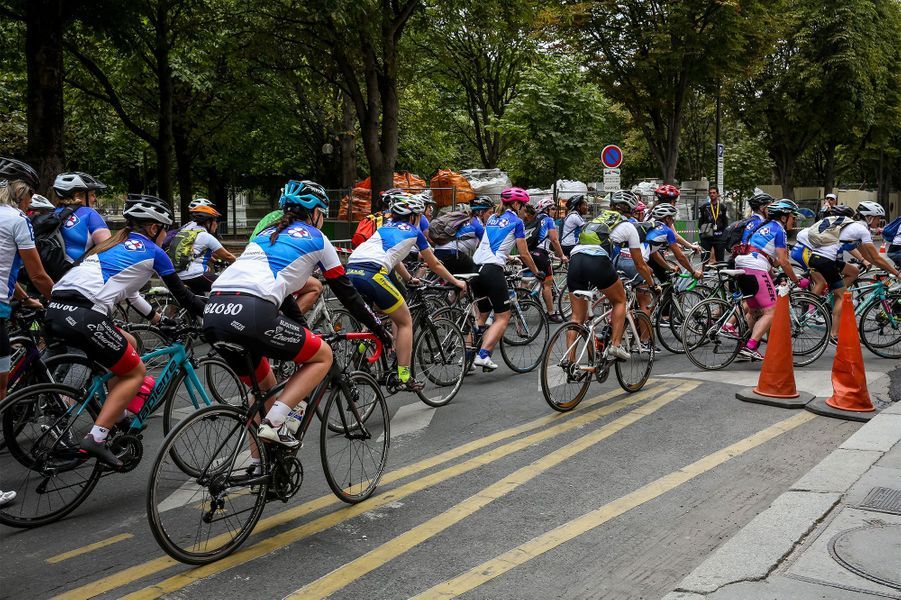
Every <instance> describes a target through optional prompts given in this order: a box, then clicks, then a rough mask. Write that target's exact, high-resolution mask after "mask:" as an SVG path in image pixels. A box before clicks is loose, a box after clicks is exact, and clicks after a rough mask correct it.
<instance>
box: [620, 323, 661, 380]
mask: <svg viewBox="0 0 901 600" xmlns="http://www.w3.org/2000/svg"><path fill="white" fill-rule="evenodd" d="M632 320H633V321H634V323H635V328H636V330H637V331H638V335H639V337H638V338H635V336H634V335H633V332H632V331H631V327H630V326H629V322H628V320H627V321H626V328H625V330H624V331H623V340H622V347H623V348H625V349H626V351H627V352H628V353H629V354H630V355H631V357H632V358H630V359H629V360H628V361H620V360H618V361H616V363H615V364H614V366H613V370H614V371H615V372H616V380H617V381H618V382H619V386H620V387H621V388H623V389H624V390H626V391H627V392H637V391H638V390H640V389H641V388H643V387H644V384H646V383H647V382H648V378H649V377H650V376H651V370H652V369H653V368H654V328H653V327H652V326H651V319H650V317H648V316H647V315H646V314H644V313H643V312H641V311H640V310H633V311H632ZM642 330H645V331H647V332H648V335H650V338H649V339H647V340H644V341H643V340H642V339H641V332H642ZM636 357H637V358H636ZM636 365H637V369H636V368H635V367H636ZM642 365H643V366H642ZM627 368H628V370H627Z"/></svg>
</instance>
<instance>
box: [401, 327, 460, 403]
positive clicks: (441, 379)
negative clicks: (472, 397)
mask: <svg viewBox="0 0 901 600" xmlns="http://www.w3.org/2000/svg"><path fill="white" fill-rule="evenodd" d="M465 363H466V344H465V342H464V340H463V333H462V332H461V331H460V328H459V327H457V326H456V325H455V324H454V323H453V322H452V321H449V320H447V319H434V320H432V319H430V320H429V322H428V323H427V324H425V326H424V327H422V329H420V331H419V333H417V335H416V339H415V340H414V341H413V365H412V368H411V373H412V376H414V377H417V378H420V376H421V381H422V383H424V384H425V387H423V389H422V390H419V391H417V392H416V395H417V396H419V399H420V400H422V401H423V402H424V403H426V404H427V405H429V406H431V407H435V408H437V407H439V406H444V405H445V404H447V403H449V402H450V401H451V400H453V399H454V396H456V395H457V392H458V391H460V386H461V385H462V384H463V375H464V374H465V373H466V364H465Z"/></svg>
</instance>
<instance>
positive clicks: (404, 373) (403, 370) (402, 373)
mask: <svg viewBox="0 0 901 600" xmlns="http://www.w3.org/2000/svg"><path fill="white" fill-rule="evenodd" d="M397 378H398V379H400V382H401V383H407V382H408V381H409V380H410V367H402V366H401V365H397Z"/></svg>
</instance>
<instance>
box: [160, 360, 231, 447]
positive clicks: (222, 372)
mask: <svg viewBox="0 0 901 600" xmlns="http://www.w3.org/2000/svg"><path fill="white" fill-rule="evenodd" d="M195 373H196V374H197V378H198V379H199V380H200V384H201V385H202V386H203V387H204V389H205V390H206V391H207V393H208V395H209V399H210V401H212V402H217V403H219V404H226V405H230V406H242V405H246V404H247V391H246V388H245V387H244V384H243V383H241V380H240V379H239V378H238V375H237V373H235V372H234V371H233V370H232V368H231V367H229V366H228V364H227V363H226V362H225V361H224V360H222V359H221V358H215V357H208V358H204V359H202V360H201V361H200V362H199V363H198V364H197V368H196V369H195ZM165 402H166V406H165V410H164V411H163V433H164V434H168V433H169V432H170V431H172V429H173V428H174V427H175V426H176V425H177V424H178V422H179V421H181V420H182V419H184V418H185V417H187V416H189V415H191V414H192V413H194V412H195V411H196V410H197V409H200V408H203V407H204V406H206V403H205V402H204V401H203V398H202V396H200V395H199V394H198V393H197V390H196V388H195V387H194V386H193V385H189V384H188V374H187V373H186V372H185V371H182V372H181V373H180V374H179V375H177V378H176V379H175V381H173V382H172V383H171V384H170V389H169V392H168V396H167V398H166V401H165Z"/></svg>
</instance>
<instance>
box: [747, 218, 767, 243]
mask: <svg viewBox="0 0 901 600" xmlns="http://www.w3.org/2000/svg"><path fill="white" fill-rule="evenodd" d="M763 220H764V219H763V217H762V216H760V215H758V214H757V213H754V214H753V215H751V217H750V220H749V221H748V224H747V225H745V228H744V230H743V231H742V232H741V243H742V244H747V243H748V240H749V239H751V236H752V235H753V234H754V232H755V231H756V230H757V228H758V227H759V226H760V224H761V223H763Z"/></svg>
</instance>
